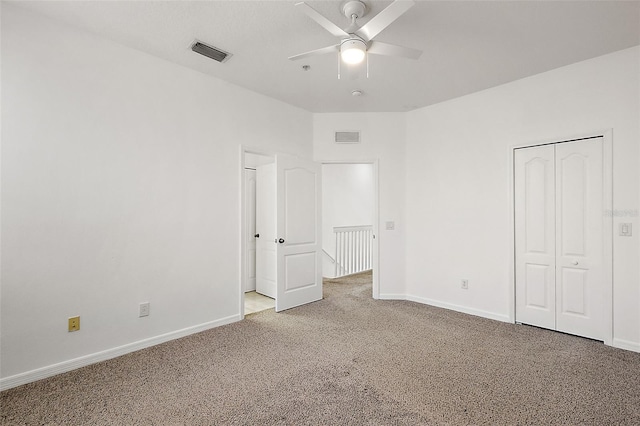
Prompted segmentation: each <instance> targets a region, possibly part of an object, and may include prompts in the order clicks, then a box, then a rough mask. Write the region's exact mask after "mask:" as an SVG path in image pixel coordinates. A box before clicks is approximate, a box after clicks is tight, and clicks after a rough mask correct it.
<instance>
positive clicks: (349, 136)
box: [336, 132, 360, 143]
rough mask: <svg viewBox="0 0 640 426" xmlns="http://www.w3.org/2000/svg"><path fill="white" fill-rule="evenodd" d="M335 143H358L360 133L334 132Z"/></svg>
mask: <svg viewBox="0 0 640 426" xmlns="http://www.w3.org/2000/svg"><path fill="white" fill-rule="evenodd" d="M336 143H360V132H336Z"/></svg>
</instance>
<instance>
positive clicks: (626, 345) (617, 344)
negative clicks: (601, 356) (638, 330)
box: [611, 338, 640, 352]
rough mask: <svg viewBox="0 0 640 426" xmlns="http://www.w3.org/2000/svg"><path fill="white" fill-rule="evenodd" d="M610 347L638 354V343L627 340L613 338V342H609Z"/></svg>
mask: <svg viewBox="0 0 640 426" xmlns="http://www.w3.org/2000/svg"><path fill="white" fill-rule="evenodd" d="M611 346H613V347H614V348H618V349H626V350H628V351H633V352H640V343H637V342H631V341H629V340H624V339H615V338H614V339H613V342H611Z"/></svg>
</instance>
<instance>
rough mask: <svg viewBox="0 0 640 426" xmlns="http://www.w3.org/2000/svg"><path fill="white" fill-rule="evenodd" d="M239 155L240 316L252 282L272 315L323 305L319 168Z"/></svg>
mask: <svg viewBox="0 0 640 426" xmlns="http://www.w3.org/2000/svg"><path fill="white" fill-rule="evenodd" d="M240 153H241V157H240V158H241V161H240V172H241V173H240V200H241V202H240V213H241V220H240V280H239V286H238V290H239V295H240V298H239V300H240V303H239V305H240V313H241V315H242V316H244V313H245V302H244V301H245V292H246V291H247V290H249V291H252V290H253V283H254V278H255V290H256V292H257V293H261V294H263V295H265V296H268V297H269V298H271V299H275V311H276V312H279V311H283V310H286V309H290V308H293V307H296V306H300V305H303V304H306V303H311V302H315V301H317V300H320V299H322V270H321V265H322V263H321V259H322V258H321V239H322V235H321V229H322V226H321V220H322V196H321V187H322V182H321V177H322V176H321V166H320V164H319V163H315V162H313V161H310V160H306V159H303V158H299V157H293V156H290V155H286V154H280V153H274V154H271V153H265V152H260V151H253V150H249V149H245V148H243V147H241V148H240ZM247 169H249V170H247ZM251 169H255V173H254V172H253V171H252V170H251ZM254 199H255V203H254V202H253V200H254ZM253 205H255V210H254V211H255V213H254V211H253V207H252V206H253ZM254 224H255V228H254ZM254 259H255V260H254Z"/></svg>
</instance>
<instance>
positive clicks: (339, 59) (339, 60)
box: [338, 52, 342, 80]
mask: <svg viewBox="0 0 640 426" xmlns="http://www.w3.org/2000/svg"><path fill="white" fill-rule="evenodd" d="M340 62H342V60H341V58H340V52H338V80H340Z"/></svg>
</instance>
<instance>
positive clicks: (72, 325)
mask: <svg viewBox="0 0 640 426" xmlns="http://www.w3.org/2000/svg"><path fill="white" fill-rule="evenodd" d="M78 330H80V316H77V317H71V318H69V332H71V331H78Z"/></svg>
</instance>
